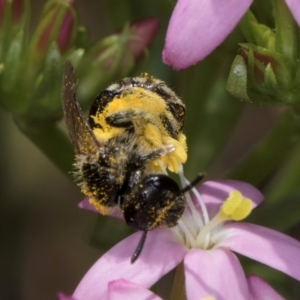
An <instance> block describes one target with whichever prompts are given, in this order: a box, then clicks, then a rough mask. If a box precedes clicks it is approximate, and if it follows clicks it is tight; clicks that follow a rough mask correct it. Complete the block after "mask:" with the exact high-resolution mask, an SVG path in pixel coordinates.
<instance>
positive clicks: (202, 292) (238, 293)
mask: <svg viewBox="0 0 300 300" xmlns="http://www.w3.org/2000/svg"><path fill="white" fill-rule="evenodd" d="M184 267H185V284H186V293H187V299H189V300H199V299H202V298H205V297H208V296H213V297H214V299H218V300H228V299H230V300H244V299H250V297H249V291H248V284H247V281H246V277H245V274H244V271H243V269H242V267H241V265H240V263H239V261H238V259H237V257H236V256H235V255H234V254H233V253H232V252H231V251H229V250H227V249H221V248H214V249H212V250H201V249H192V250H190V251H189V252H188V253H187V254H186V256H185V258H184Z"/></svg>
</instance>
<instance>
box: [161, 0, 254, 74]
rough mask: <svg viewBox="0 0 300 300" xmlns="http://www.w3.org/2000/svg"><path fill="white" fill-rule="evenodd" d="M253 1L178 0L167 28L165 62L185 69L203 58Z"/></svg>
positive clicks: (219, 42) (228, 31)
mask: <svg viewBox="0 0 300 300" xmlns="http://www.w3.org/2000/svg"><path fill="white" fill-rule="evenodd" d="M251 3H252V0H222V1H220V0H209V1H208V0H189V1H187V0H178V1H177V4H176V7H175V9H174V11H173V14H172V17H171V20H170V23H169V28H168V31H167V36H166V41H165V47H164V50H163V61H164V62H165V63H166V64H168V65H171V66H172V67H173V68H174V69H176V70H179V69H184V68H187V67H189V66H190V65H193V64H195V63H196V62H198V61H199V60H201V59H203V58H204V57H205V56H207V55H208V54H209V53H210V52H212V51H213V50H214V49H215V48H216V47H217V46H219V45H220V44H221V43H222V42H223V40H224V39H225V38H226V37H227V35H228V34H229V33H230V32H231V31H232V30H233V28H234V27H235V26H236V24H237V23H238V22H239V20H240V19H241V17H242V16H243V15H244V13H245V12H246V10H247V9H248V8H249V6H250V5H251Z"/></svg>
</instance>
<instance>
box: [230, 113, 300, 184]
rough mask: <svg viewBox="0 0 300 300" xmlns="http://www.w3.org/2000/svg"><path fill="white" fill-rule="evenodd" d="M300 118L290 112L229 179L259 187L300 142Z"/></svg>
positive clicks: (234, 170)
mask: <svg viewBox="0 0 300 300" xmlns="http://www.w3.org/2000/svg"><path fill="white" fill-rule="evenodd" d="M299 134H300V130H299V118H298V117H297V116H296V115H295V114H293V113H292V112H291V111H290V110H289V111H287V112H286V113H285V114H284V115H283V116H282V117H281V119H280V121H279V123H278V124H277V125H276V126H275V128H274V129H273V130H272V131H271V133H270V134H269V135H268V136H267V137H266V138H265V139H264V140H262V141H261V142H260V143H259V144H258V145H257V147H256V148H255V149H254V150H253V151H252V152H251V153H250V154H249V155H248V156H247V157H246V158H245V159H244V161H242V163H240V164H239V165H238V166H237V167H236V168H234V169H233V170H231V171H230V173H229V174H227V177H229V178H232V179H238V180H242V181H246V182H249V183H251V184H253V185H256V186H258V185H259V184H261V183H262V182H264V181H265V180H266V179H267V178H268V177H269V176H270V175H271V174H272V172H274V171H275V170H276V168H277V167H278V166H279V165H280V163H281V162H282V161H283V160H284V159H285V158H286V155H287V153H288V152H289V151H290V150H291V149H292V148H293V147H294V146H295V145H296V144H297V143H298V142H299Z"/></svg>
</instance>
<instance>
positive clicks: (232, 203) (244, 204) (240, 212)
mask: <svg viewBox="0 0 300 300" xmlns="http://www.w3.org/2000/svg"><path fill="white" fill-rule="evenodd" d="M251 210H252V201H251V200H250V199H247V198H243V195H242V194H241V193H240V192H239V191H237V190H234V191H231V192H230V193H229V196H228V198H227V199H226V200H225V201H224V203H223V205H222V206H221V207H220V210H219V212H218V213H217V214H216V215H215V216H214V217H213V218H212V219H211V220H210V221H209V222H208V223H207V224H206V225H205V226H204V227H203V228H202V230H201V232H200V234H199V235H198V237H197V240H196V242H197V245H201V246H200V247H201V248H202V249H207V248H209V247H210V245H209V243H208V242H209V239H208V238H207V237H209V234H210V232H211V231H212V230H213V229H214V228H215V227H216V226H218V225H219V224H221V223H223V222H225V221H228V220H234V221H240V220H243V219H245V218H246V217H247V216H248V215H249V214H250V212H251Z"/></svg>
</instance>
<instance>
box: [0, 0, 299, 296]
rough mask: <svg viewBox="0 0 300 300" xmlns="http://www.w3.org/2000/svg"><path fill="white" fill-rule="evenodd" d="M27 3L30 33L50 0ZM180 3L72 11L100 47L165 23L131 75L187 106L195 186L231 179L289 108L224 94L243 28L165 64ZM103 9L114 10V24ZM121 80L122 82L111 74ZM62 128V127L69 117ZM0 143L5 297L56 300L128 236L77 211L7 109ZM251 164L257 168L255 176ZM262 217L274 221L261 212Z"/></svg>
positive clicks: (273, 275)
mask: <svg viewBox="0 0 300 300" xmlns="http://www.w3.org/2000/svg"><path fill="white" fill-rule="evenodd" d="M31 2H32V5H31V8H32V13H31V22H30V29H29V32H32V31H33V30H34V28H35V26H36V24H37V22H38V19H39V16H40V14H41V11H42V7H43V5H44V1H37V0H35V1H31ZM174 3H175V1H161V0H152V1H151V2H149V1H144V0H139V1H138V0H134V1H130V0H127V1H124V0H119V1H117V0H113V1H110V0H105V1H96V0H89V1H84V0H76V1H75V3H74V7H75V9H76V11H77V13H78V18H79V22H80V23H81V24H83V25H84V26H86V27H87V29H88V30H89V32H90V34H91V39H92V40H94V41H96V40H99V39H101V38H104V37H105V36H107V35H108V34H111V33H113V32H115V31H116V30H119V29H120V28H122V27H123V25H124V23H125V22H126V20H127V19H128V17H129V18H130V21H136V20H139V19H143V18H147V17H158V18H159V21H160V27H159V31H158V34H157V36H156V38H155V40H154V42H153V44H152V46H151V47H150V50H149V53H148V55H147V57H146V59H145V62H144V63H143V65H142V67H139V69H138V70H133V71H132V73H131V74H130V75H138V74H139V72H140V71H145V72H148V73H149V74H151V75H154V76H156V77H158V78H160V79H162V80H165V81H166V82H167V84H168V85H169V86H170V87H171V88H172V89H173V90H174V91H175V92H176V93H177V94H178V95H179V96H180V97H181V98H182V99H183V101H184V102H185V103H186V106H187V120H186V126H185V133H186V135H187V139H188V146H189V158H188V162H187V163H186V166H185V171H186V177H187V178H189V179H190V180H192V179H193V178H194V177H195V176H196V175H197V174H198V173H199V172H202V171H205V172H207V173H208V177H207V179H211V178H222V177H226V176H228V174H230V172H231V169H232V168H233V166H235V165H236V164H237V163H238V162H239V161H240V160H241V159H242V158H243V157H244V156H245V155H246V154H247V153H249V152H250V151H251V150H252V149H253V147H254V146H255V145H256V144H257V143H258V142H259V141H260V140H261V138H262V137H264V136H266V135H267V134H268V133H269V132H270V130H272V128H273V127H274V126H275V125H276V124H277V121H278V119H279V118H280V116H281V115H282V114H283V113H284V111H285V109H284V108H281V107H255V106H252V105H250V104H245V102H241V101H240V100H238V99H236V98H233V97H232V96H230V95H229V94H228V93H227V92H226V91H225V88H226V78H227V76H228V74H229V71H230V65H231V63H232V61H233V59H234V57H235V55H236V53H237V49H238V46H237V43H238V42H241V41H243V36H242V33H241V32H240V30H239V29H238V28H237V29H235V31H234V32H233V33H232V34H231V35H230V36H229V37H228V38H227V39H226V41H225V42H224V43H223V44H222V45H221V46H220V47H219V48H218V49H216V50H215V51H214V52H213V53H212V54H211V55H210V56H209V57H208V58H207V59H205V60H204V61H202V62H200V63H198V64H197V65H196V66H193V67H191V68H189V69H187V70H183V71H180V72H175V71H173V70H172V69H171V68H170V67H168V66H166V65H164V64H163V63H162V61H161V51H162V49H163V44H164V37H165V33H166V29H167V25H168V20H169V18H170V15H171V13H172V9H173V6H174ZM255 5H256V6H254V7H253V9H254V10H255V11H256V12H257V14H258V15H259V14H263V13H264V12H266V11H267V10H268V9H269V7H268V6H267V5H263V4H255ZM107 12H110V13H113V15H114V18H113V20H111V19H110V16H111V15H110V14H109V13H107ZM118 79H121V78H115V80H118ZM79 85H80V83H79ZM99 92H100V91H99ZM92 100H93V99H91V101H92ZM224 123H226V124H227V125H225V126H224V125H223V124H224ZM60 126H61V127H64V124H63V121H61V125H60ZM0 145H1V147H0V163H1V168H0V172H1V176H0V178H1V181H0V184H1V188H0V191H1V197H0V199H1V202H0V206H1V207H0V222H1V226H0V232H1V242H0V244H1V247H0V251H1V253H0V262H1V263H0V266H1V267H0V298H1V299H11V300H14V299H22V300H40V299H43V300H48V299H49V300H50V299H56V294H57V292H59V291H62V292H64V293H66V294H72V292H73V291H74V288H75V287H76V285H77V284H78V282H79V281H80V279H81V278H82V276H83V275H84V274H85V272H86V271H87V270H88V269H89V267H90V266H91V265H92V264H93V263H94V262H95V261H96V260H97V259H98V258H99V257H100V256H101V254H102V253H103V251H105V250H107V249H108V248H110V247H111V246H112V245H114V244H115V243H116V242H118V241H119V240H121V239H122V238H123V237H124V236H126V235H127V234H129V233H130V230H129V229H128V228H127V227H126V226H125V225H124V224H123V222H121V221H119V220H115V219H113V220H112V219H109V218H105V217H99V216H97V215H96V214H94V213H91V212H88V211H82V210H80V209H78V208H77V203H78V202H79V201H81V200H82V199H83V195H82V194H81V193H80V191H79V188H78V187H77V186H76V184H75V183H74V182H73V181H72V180H71V178H70V177H68V175H65V174H63V173H62V172H61V171H60V170H59V169H58V168H57V167H56V166H55V165H54V164H53V163H52V162H51V161H50V160H49V159H48V158H47V157H46V156H45V155H44V154H43V153H42V152H41V151H40V150H39V149H38V148H37V147H36V146H35V145H34V144H33V143H32V142H31V141H30V140H29V139H28V138H27V137H26V136H24V135H23V134H22V133H21V132H20V131H19V129H18V128H17V126H16V125H15V123H14V121H13V119H12V116H11V114H9V113H7V112H6V111H5V110H4V109H3V108H0ZM61 151H62V152H63V149H62V150H61ZM273 151H274V152H276V149H273ZM289 155H290V153H287V156H286V159H287V160H288V157H289ZM255 167H256V169H255V170H254V171H253V172H256V173H259V172H260V170H259V168H257V166H255ZM71 170H72V166H70V171H71ZM274 172H275V170H274ZM250 177H251V176H250ZM241 179H242V178H241ZM257 186H258V187H260V188H262V189H263V191H264V190H266V189H268V184H265V182H264V183H262V182H259V183H258V184H257ZM259 209H260V208H258V209H257V210H259ZM258 213H259V212H258ZM261 214H263V216H265V217H266V218H268V215H267V214H266V211H265V210H263V209H262V213H261ZM258 215H259V214H258ZM260 216H261V215H260ZM263 219H264V218H263V217H262V218H261V219H259V218H258V220H257V222H258V223H262V224H263V223H264V222H263V221H262V220H263ZM298 229H299V227H297V226H296V225H295V226H294V224H293V226H291V227H290V228H287V230H288V232H289V233H290V234H291V235H293V236H294V237H295V238H298V239H299V238H300V237H299V230H298ZM112 231H113V232H114V233H116V235H115V236H114V237H111V236H110V237H108V235H107V232H112ZM244 263H245V267H246V273H247V274H248V273H257V271H259V273H258V274H259V275H260V276H262V277H263V278H264V279H265V280H267V281H268V282H269V283H270V284H275V285H276V289H277V290H278V291H280V292H281V293H282V295H284V296H285V297H287V298H289V299H297V296H298V295H299V293H300V286H299V283H298V282H295V281H293V280H292V279H290V278H288V277H287V276H285V275H282V274H280V273H279V272H276V271H273V270H270V269H269V268H268V267H265V266H262V265H259V264H253V263H250V262H249V261H247V260H244ZM262 274H264V275H265V277H264V276H263V275H262Z"/></svg>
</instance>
